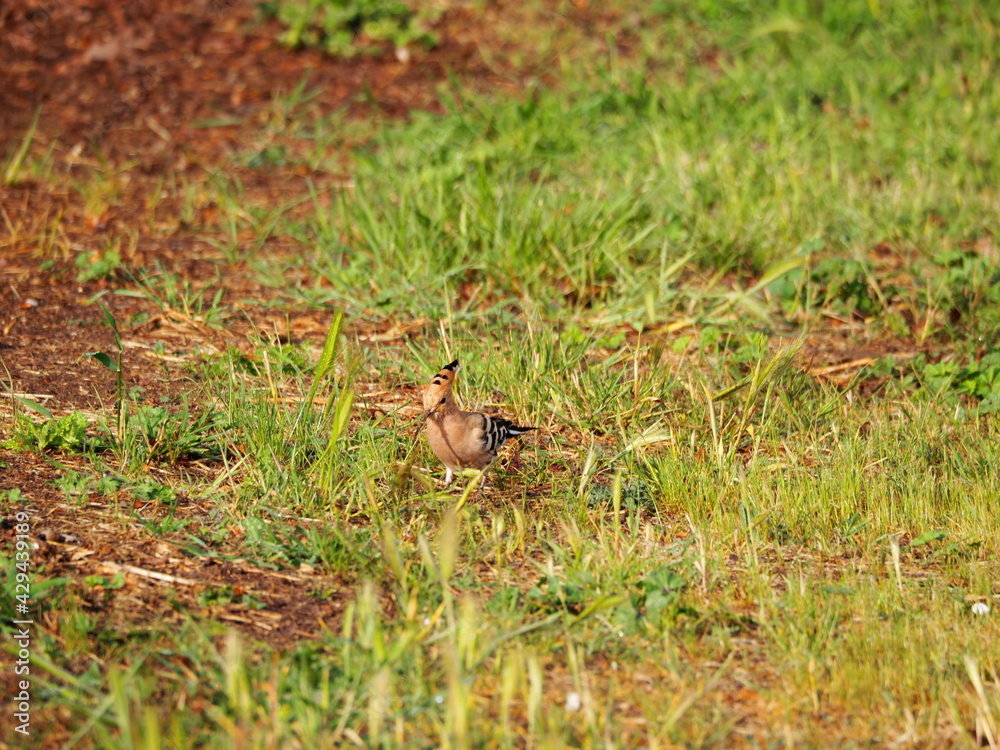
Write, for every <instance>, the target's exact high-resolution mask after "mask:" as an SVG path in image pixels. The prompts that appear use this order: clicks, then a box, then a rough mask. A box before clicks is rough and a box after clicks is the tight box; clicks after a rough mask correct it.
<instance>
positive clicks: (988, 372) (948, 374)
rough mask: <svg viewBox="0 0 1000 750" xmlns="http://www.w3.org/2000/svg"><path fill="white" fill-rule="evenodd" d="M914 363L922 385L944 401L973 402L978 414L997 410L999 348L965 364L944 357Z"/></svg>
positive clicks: (999, 374) (999, 396)
mask: <svg viewBox="0 0 1000 750" xmlns="http://www.w3.org/2000/svg"><path fill="white" fill-rule="evenodd" d="M914 367H915V368H920V378H921V379H922V381H923V384H924V386H926V387H927V388H928V389H929V390H930V391H931V392H932V393H934V394H935V395H936V396H938V397H939V398H943V399H944V400H945V402H946V403H948V404H952V405H959V404H960V403H961V402H962V401H963V400H966V401H971V402H972V403H975V404H976V405H977V408H976V411H978V413H980V414H992V413H993V412H997V411H1000V352H991V353H990V354H986V355H984V356H983V358H982V359H980V360H979V361H978V362H969V363H968V364H965V365H962V364H961V363H959V362H957V361H956V360H953V359H948V360H941V361H940V362H934V363H931V364H924V365H923V366H922V367H920V362H916V363H914Z"/></svg>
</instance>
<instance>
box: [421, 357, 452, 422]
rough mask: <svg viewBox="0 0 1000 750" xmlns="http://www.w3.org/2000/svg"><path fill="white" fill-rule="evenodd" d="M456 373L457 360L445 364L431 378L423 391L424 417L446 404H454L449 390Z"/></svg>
mask: <svg viewBox="0 0 1000 750" xmlns="http://www.w3.org/2000/svg"><path fill="white" fill-rule="evenodd" d="M457 372H458V360H457V359H456V360H455V361H454V362H452V363H451V364H447V365H445V366H444V367H442V368H441V370H440V371H439V372H438V373H437V374H436V375H435V376H434V377H433V378H431V382H430V383H428V384H427V388H426V389H425V390H424V416H429V415H430V414H431V413H432V412H434V411H436V410H437V409H440V408H441V407H442V406H445V405H446V404H450V403H453V402H454V398H455V397H454V396H453V395H452V392H451V388H452V386H453V385H455V376H456V374H457Z"/></svg>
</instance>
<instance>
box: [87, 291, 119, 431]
mask: <svg viewBox="0 0 1000 750" xmlns="http://www.w3.org/2000/svg"><path fill="white" fill-rule="evenodd" d="M99 304H100V303H99ZM101 310H102V311H103V312H104V319H105V320H106V321H107V323H108V325H109V326H110V327H111V330H112V331H113V332H114V335H115V348H116V349H118V357H117V358H116V359H112V357H111V356H110V355H109V354H107V353H105V352H88V353H87V354H83V355H81V357H80V359H83V358H84V357H93V358H94V359H96V360H97V361H98V362H100V363H101V364H102V365H104V366H105V367H107V368H108V369H109V370H111V371H112V372H113V373H114V374H115V426H116V429H115V435H114V436H115V438H116V439H117V441H118V443H119V444H121V442H122V440H123V438H124V430H125V421H126V419H127V415H126V414H125V376H124V373H123V372H122V356H123V355H124V354H125V347H124V346H123V345H122V337H121V333H119V332H118V321H117V320H115V316H114V315H112V314H111V312H110V311H109V310H108V308H106V307H105V306H104V305H103V304H101Z"/></svg>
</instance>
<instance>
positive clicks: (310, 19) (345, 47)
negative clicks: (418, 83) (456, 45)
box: [262, 0, 435, 57]
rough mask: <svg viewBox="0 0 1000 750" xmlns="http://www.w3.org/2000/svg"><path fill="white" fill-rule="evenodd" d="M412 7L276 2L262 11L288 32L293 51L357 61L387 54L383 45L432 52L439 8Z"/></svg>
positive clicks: (355, 0) (365, 1) (394, 2)
mask: <svg viewBox="0 0 1000 750" xmlns="http://www.w3.org/2000/svg"><path fill="white" fill-rule="evenodd" d="M411 6H413V3H410V4H407V3H403V2H400V0H276V1H275V2H267V3H264V4H263V5H262V8H263V10H264V12H265V13H267V14H268V15H271V16H274V17H275V18H277V19H278V20H279V21H280V22H281V23H282V24H284V25H285V26H286V27H287V28H286V30H285V32H284V33H283V34H282V35H281V41H282V42H283V43H284V44H286V45H288V46H289V47H299V46H307V47H321V48H322V49H323V50H325V51H326V52H329V53H330V54H331V55H341V56H344V57H352V56H354V55H357V54H360V53H367V52H378V51H381V44H380V43H382V42H390V43H392V45H393V46H394V47H397V48H399V47H406V46H407V45H410V44H414V43H419V44H422V45H423V46H425V47H432V46H433V45H434V43H435V40H434V36H433V35H432V34H431V32H430V26H429V23H430V21H431V20H433V18H434V15H435V13H434V11H433V9H423V8H419V6H418V9H417V10H414V9H413V7H411Z"/></svg>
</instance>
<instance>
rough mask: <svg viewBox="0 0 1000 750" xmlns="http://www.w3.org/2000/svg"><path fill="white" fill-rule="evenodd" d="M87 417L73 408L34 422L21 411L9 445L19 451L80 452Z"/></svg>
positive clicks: (85, 443) (83, 440)
mask: <svg viewBox="0 0 1000 750" xmlns="http://www.w3.org/2000/svg"><path fill="white" fill-rule="evenodd" d="M88 442H89V440H88V438H87V417H86V416H85V415H84V414H83V413H82V412H79V411H74V412H71V413H69V414H67V415H66V416H64V417H59V418H56V417H53V416H52V415H51V414H50V415H49V418H48V419H46V420H44V421H42V422H33V421H32V420H31V419H28V417H26V416H24V415H23V414H19V415H18V416H17V420H16V421H15V424H14V434H13V436H12V437H11V439H10V440H9V441H8V445H9V446H10V447H12V448H15V449H18V450H30V451H37V452H39V453H45V452H47V451H64V452H66V453H80V452H81V451H83V450H85V449H86V447H87V445H88Z"/></svg>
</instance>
